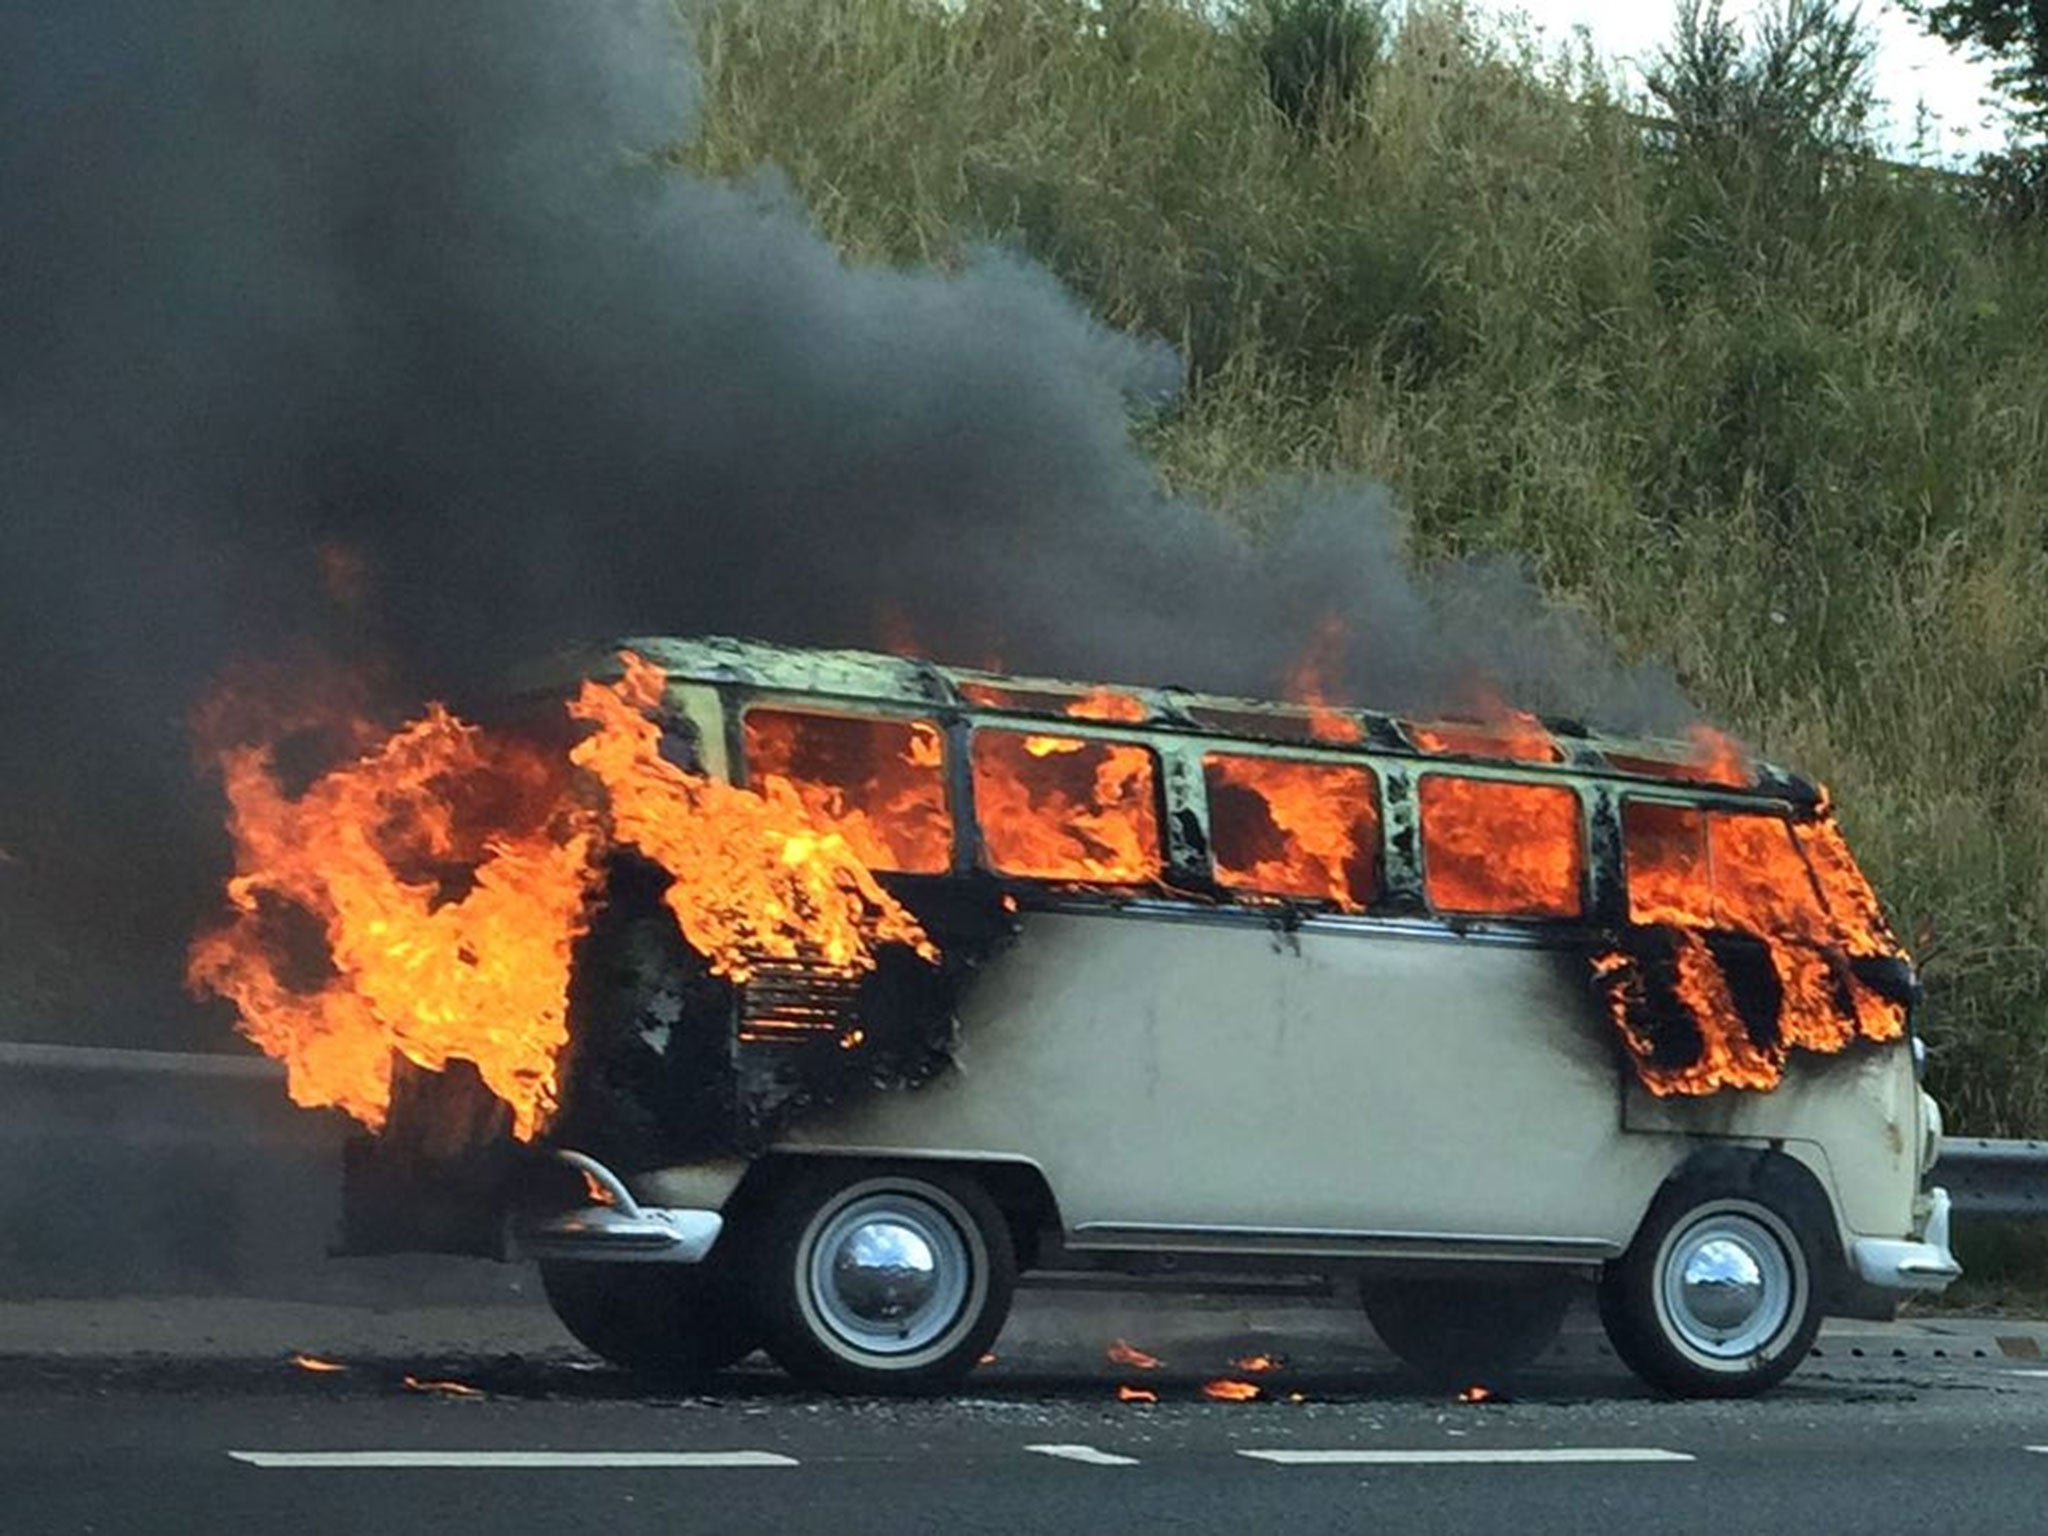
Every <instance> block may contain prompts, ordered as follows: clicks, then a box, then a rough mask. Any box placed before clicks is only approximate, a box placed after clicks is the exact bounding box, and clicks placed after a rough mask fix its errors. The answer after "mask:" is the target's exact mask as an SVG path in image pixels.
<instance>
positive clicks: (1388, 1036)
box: [783, 909, 1686, 1250]
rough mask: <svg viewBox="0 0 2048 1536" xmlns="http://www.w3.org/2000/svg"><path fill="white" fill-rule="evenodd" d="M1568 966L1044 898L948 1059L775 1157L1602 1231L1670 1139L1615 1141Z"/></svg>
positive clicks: (1172, 1198)
mask: <svg viewBox="0 0 2048 1536" xmlns="http://www.w3.org/2000/svg"><path fill="white" fill-rule="evenodd" d="M1582 965H1583V962H1582V961H1579V960H1577V959H1576V957H1573V956H1568V955H1564V954H1560V953H1558V952H1556V951H1555V950H1547V949H1543V948H1538V947H1535V946H1532V945H1528V944H1522V943H1515V942H1512V941H1509V942H1502V941H1497V940H1492V939H1486V938H1479V937H1460V936H1457V935H1455V934H1452V933H1450V932H1448V931H1446V930H1442V929H1435V930H1432V929H1430V928H1428V927H1427V926H1425V925H1421V924H1415V925H1408V926H1399V925H1394V924H1385V923H1371V922H1363V921H1346V920H1342V919H1334V920H1332V919H1316V920H1310V921H1309V922H1307V923H1305V924H1304V925H1303V926H1302V927H1300V928H1299V929H1297V930H1295V931H1293V932H1291V933H1289V932H1282V931H1280V930H1279V929H1278V927H1277V926H1276V925H1274V924H1271V923H1268V922H1265V921H1261V920H1259V919H1257V918H1255V917H1254V918H1248V919H1245V920H1242V921H1230V920H1223V921H1217V920H1212V919H1206V918H1205V919H1201V920H1189V919H1186V918H1176V917H1174V916H1171V915H1168V914H1162V913H1157V912H1145V911H1137V910H1123V911H1103V910H1100V909H1097V910H1092V911H1088V912H1078V911H1074V912H1058V911H1054V912H1036V913H1030V914H1027V915H1026V917H1025V919H1024V932H1023V934H1022V937H1021V939H1020V941H1019V942H1018V943H1017V944H1016V945H1015V946H1014V947H1013V948H1011V949H1010V950H1008V951H1006V952H1005V953H1004V954H1003V955H1002V956H1001V957H1000V958H999V959H998V960H996V961H995V962H994V963H992V964H991V965H990V967H989V968H988V970H987V971H986V972H984V973H983V974H982V975H981V976H980V977H978V978H977V979H976V981H975V983H974V985H973V986H972V988H971V989H970V991H969V993H968V996H967V999H966V1004H965V1009H964V1014H963V1018H962V1028H961V1035H960V1044H959V1047H958V1050H957V1061H958V1070H956V1071H953V1072H950V1073H948V1074H947V1075H946V1076H944V1077H942V1078H940V1079H939V1080H937V1081H935V1082H933V1083H931V1084H928V1085H927V1086H925V1087H923V1088H920V1089H917V1090H915V1091H911V1092H901V1093H876V1094H873V1095H870V1096H866V1097H864V1098H862V1099H860V1100H859V1101H857V1102H851V1103H847V1104H843V1105H841V1106H839V1107H838V1108H836V1109H832V1110H826V1111H823V1112H819V1113H814V1114H811V1115H808V1116H806V1117H805V1118H804V1119H803V1121H802V1122H801V1124H799V1125H797V1126H795V1127H793V1128H792V1129H791V1131H790V1132H789V1134H788V1136H787V1137H786V1139H785V1141H784V1143H783V1145H784V1146H785V1147H787V1148H788V1149H790V1150H798V1149H806V1148H809V1149H817V1148H832V1149H835V1150H861V1149H865V1150H877V1151H880V1150H894V1151H902V1152H913V1151H914V1152H919V1153H942V1152H954V1153H962V1154H966V1153H979V1154H984V1155H995V1156H1009V1157H1021V1158H1026V1159H1029V1160H1031V1161H1033V1162H1035V1163H1037V1164H1038V1165H1039V1166H1040V1167H1041V1168H1042V1169H1043V1170H1044V1171H1045V1173H1046V1175H1047V1177H1048V1179H1049V1181H1050V1182H1051V1185H1052V1188H1053V1192H1054V1195H1055V1197H1056V1198H1057V1199H1058V1201H1059V1202H1060V1206H1061V1211H1062V1214H1063V1216H1064V1219H1065V1224H1066V1226H1067V1227H1068V1229H1069V1230H1070V1231H1076V1232H1080V1233H1081V1235H1082V1236H1083V1237H1084V1238H1085V1236H1086V1229H1087V1228H1088V1227H1089V1226H1091V1225H1101V1224H1108V1225H1118V1224H1127V1223H1153V1224H1168V1225H1175V1226H1242V1227H1248V1228H1258V1229H1265V1230H1273V1229H1279V1228H1296V1229H1318V1230H1331V1231H1342V1232H1354V1231H1355V1232H1399V1233H1429V1234H1447V1235H1486V1236H1501V1237H1527V1238H1566V1239H1586V1240H1597V1241H1599V1242H1602V1243H1604V1244H1607V1245H1610V1246H1611V1248H1612V1249H1614V1250H1618V1249H1619V1248H1620V1247H1622V1246H1623V1245H1625V1244H1626V1243H1627V1242H1628V1240H1629V1238H1630V1237H1631V1236H1632V1235H1633V1232H1634V1228H1635V1226H1636V1223H1637V1222H1638V1221H1639V1220H1640V1218H1641V1216H1642V1213H1643V1211H1644V1209H1645V1208H1646V1207H1647V1206H1648V1204H1649V1201H1650V1199H1651V1198H1652V1197H1653V1196H1654V1194H1655V1192H1656V1190H1657V1187H1658V1186H1659V1184H1661V1182H1662V1181H1663V1179H1664V1178H1665V1176H1666V1175H1667V1174H1668V1173H1669V1172H1670V1171H1671V1169H1672V1167H1673V1166H1675V1163H1676V1161H1677V1160H1678V1159H1679V1158H1680V1157H1682V1155H1683V1153H1684V1151H1685V1146H1686V1144H1685V1143H1684V1142H1682V1141H1679V1140H1675V1139H1672V1138H1667V1137H1662V1136H1630V1135H1626V1134H1624V1130H1623V1123H1622V1094H1621V1084H1622V1078H1623V1075H1624V1068H1623V1067H1622V1066H1621V1064H1620V1062H1619V1061H1618V1059H1617V1056H1616V1053H1615V1050H1614V1046H1613V1042H1612V1040H1611V1039H1610V1038H1609V1035H1608V1031H1609V1029H1610V1027H1611V1026H1609V1025H1608V1024H1607V1023H1606V1021H1605V1020H1604V1019H1603V1018H1601V1017H1600V1015H1599V1013H1598V1010H1597V1009H1596V1008H1595V1007H1594V1006H1593V1004H1592V1002H1591V1000H1590V998H1589V996H1588V994H1587V991H1586V988H1585V983H1584V980H1583V975H1584V973H1583V970H1582V968H1581V967H1582Z"/></svg>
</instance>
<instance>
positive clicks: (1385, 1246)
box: [1067, 1221, 1622, 1264]
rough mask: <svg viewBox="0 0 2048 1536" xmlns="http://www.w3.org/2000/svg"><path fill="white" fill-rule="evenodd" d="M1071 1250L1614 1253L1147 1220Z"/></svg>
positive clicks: (1601, 1245)
mask: <svg viewBox="0 0 2048 1536" xmlns="http://www.w3.org/2000/svg"><path fill="white" fill-rule="evenodd" d="M1074 1235H1075V1237H1076V1238H1081V1239H1087V1241H1077V1242H1070V1243H1069V1244H1068V1245H1067V1246H1068V1247H1069V1248H1070V1249H1071V1250H1072V1251H1074V1252H1076V1253H1087V1252H1091V1251H1098V1250H1105V1249H1119V1248H1120V1249H1131V1248H1142V1249H1147V1250H1152V1251H1160V1252H1179V1253H1217V1254H1253V1253H1256V1254H1268V1255H1302V1256H1310V1257H1317V1256H1319V1257H1357V1258H1437V1257H1441V1258H1470V1259H1487V1258H1494V1259H1520V1260H1535V1261H1552V1260H1554V1261H1556V1262H1558V1263H1577V1264H1585V1263H1591V1262H1597V1261H1600V1260H1605V1259H1611V1258H1614V1257H1616V1256H1617V1255H1619V1254H1620V1253H1621V1251H1622V1245H1621V1244H1619V1243H1616V1242H1610V1241H1609V1240H1608V1239H1606V1238H1603V1237H1511V1236H1506V1235H1503V1234H1499V1233H1480V1232H1380V1231H1358V1230H1353V1229H1349V1228H1338V1227H1241V1226H1206V1225H1183V1224H1175V1223H1168V1222H1153V1221H1089V1222H1083V1223H1082V1224H1081V1225H1080V1226H1078V1227H1076V1228H1075V1229H1074Z"/></svg>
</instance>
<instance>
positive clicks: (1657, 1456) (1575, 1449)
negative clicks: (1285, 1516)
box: [1237, 1445, 1693, 1467]
mask: <svg viewBox="0 0 2048 1536" xmlns="http://www.w3.org/2000/svg"><path fill="white" fill-rule="evenodd" d="M1237 1454H1238V1455H1240V1456H1249V1457H1251V1458H1252V1460H1254V1461H1270V1462H1274V1463H1276V1464H1277V1465H1279V1466H1283V1467H1343V1466H1350V1467H1411V1466H1412V1467H1435V1466H1468V1465H1483V1464H1487V1463H1493V1464H1502V1465H1517V1466H1541V1465H1546V1464H1551V1463H1566V1464H1577V1465H1583V1464H1586V1463H1589V1462H1668V1461H1691V1460H1692V1459H1693V1458H1692V1457H1691V1456H1689V1455H1687V1454H1686V1453H1685V1452H1684V1451H1660V1450H1656V1449H1654V1448H1652V1447H1648V1446H1639V1445H1615V1446H1594V1445H1585V1446H1579V1445H1571V1446H1559V1447H1556V1448H1554V1449H1550V1450H1499V1451H1239V1452H1238V1453H1237Z"/></svg>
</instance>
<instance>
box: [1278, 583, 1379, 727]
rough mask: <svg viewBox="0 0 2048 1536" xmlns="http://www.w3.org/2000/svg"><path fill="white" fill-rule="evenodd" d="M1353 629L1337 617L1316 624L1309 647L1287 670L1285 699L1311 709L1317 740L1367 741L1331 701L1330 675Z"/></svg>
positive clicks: (1328, 616) (1327, 617) (1337, 664)
mask: <svg viewBox="0 0 2048 1536" xmlns="http://www.w3.org/2000/svg"><path fill="white" fill-rule="evenodd" d="M1350 641H1351V630H1350V627H1349V626H1348V625H1346V624H1345V622H1344V621H1343V620H1342V619H1340V618H1338V617H1337V616H1336V615H1335V614H1329V615H1327V616H1326V617H1325V618H1324V619H1323V620H1322V622H1321V623H1319V624H1318V625H1316V632H1315V635H1314V636H1313V637H1312V638H1311V639H1310V640H1309V643H1308V648H1307V649H1306V650H1305V651H1303V652H1302V653H1301V656H1300V658H1299V659H1298V660H1297V661H1296V662H1295V663H1294V665H1293V666H1292V667H1291V668H1289V669H1288V672H1287V677H1286V681H1285V684H1284V687H1283V695H1284V697H1286V698H1288V699H1290V700H1292V701H1293V702H1294V703H1296V704H1301V705H1305V706H1306V707H1307V709H1308V727H1309V734H1310V735H1311V736H1313V737H1314V738H1315V739H1316V740H1317V741H1334V742H1355V741H1362V740H1364V739H1365V729H1364V727H1362V726H1361V725H1359V723H1358V722H1357V721H1356V720H1354V719H1352V718H1351V716H1349V715H1347V714H1344V713H1343V712H1342V711H1341V710H1339V709H1337V708H1336V707H1334V706H1333V705H1332V703H1331V701H1330V687H1329V678H1330V674H1331V673H1333V672H1335V671H1336V670H1337V668H1338V666H1339V665H1340V664H1341V662H1342V661H1343V658H1344V648H1345V646H1347V645H1348V644H1350Z"/></svg>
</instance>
